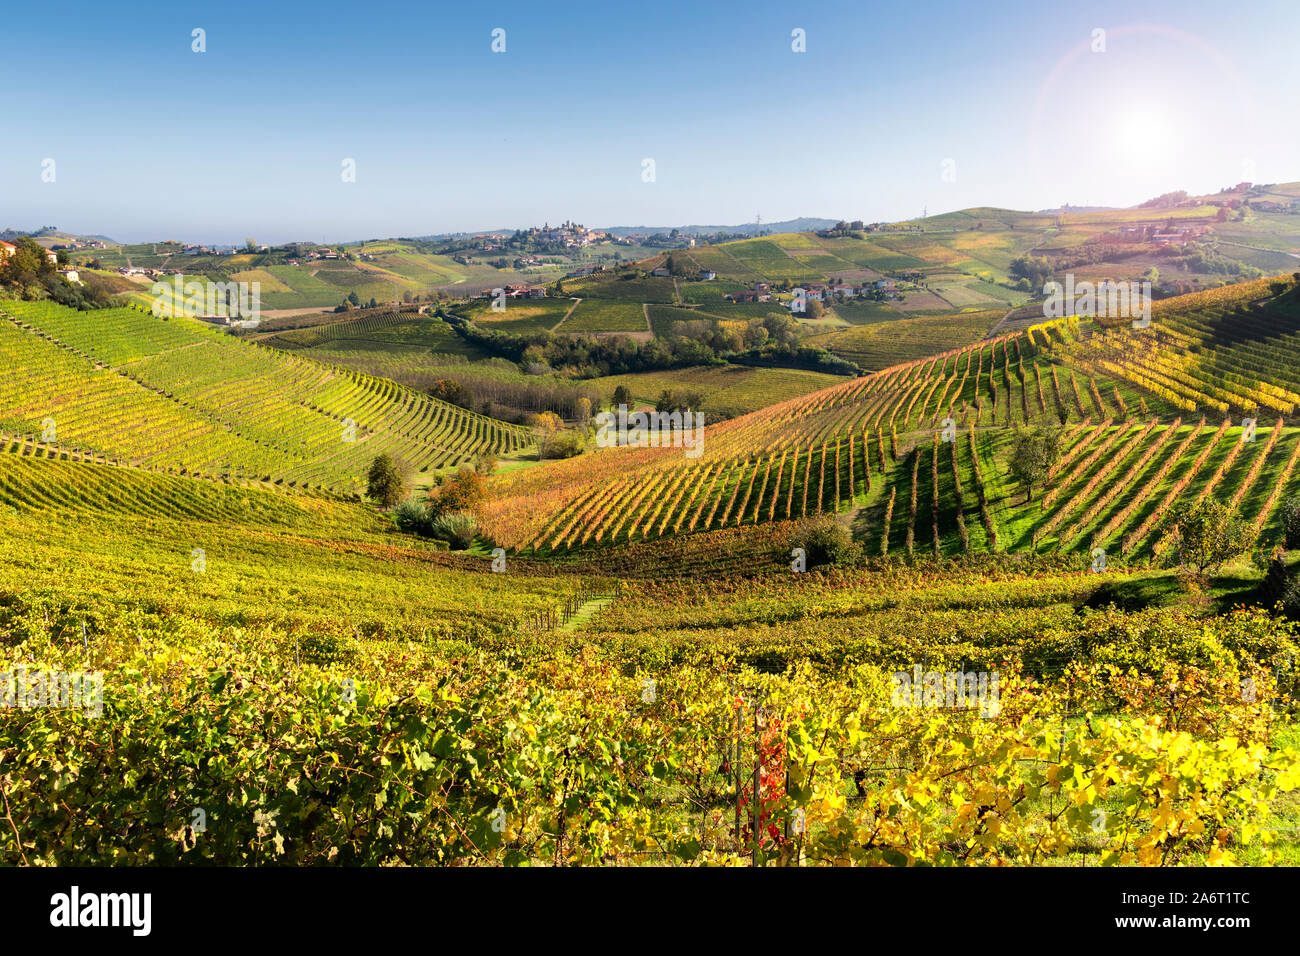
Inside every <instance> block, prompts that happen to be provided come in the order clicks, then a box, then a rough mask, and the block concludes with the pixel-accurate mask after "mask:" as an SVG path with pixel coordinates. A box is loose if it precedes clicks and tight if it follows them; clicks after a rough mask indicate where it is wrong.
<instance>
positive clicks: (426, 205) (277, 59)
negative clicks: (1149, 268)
mask: <svg viewBox="0 0 1300 956" xmlns="http://www.w3.org/2000/svg"><path fill="white" fill-rule="evenodd" d="M196 27H199V28H203V29H204V30H206V41H207V52H205V53H202V54H198V53H194V52H192V51H191V43H192V41H191V31H192V30H193V29H194V28H196ZM496 27H500V28H503V29H504V30H505V31H506V52H505V53H499V54H498V53H493V52H492V51H491V48H490V47H491V42H492V38H491V31H492V30H493V29H494V28H496ZM795 28H800V29H802V30H804V31H805V33H806V38H807V39H806V44H807V52H805V53H794V52H793V51H792V49H791V42H792V41H791V31H792V30H793V29H795ZM1098 28H1100V29H1104V30H1105V31H1106V37H1105V51H1104V52H1095V53H1094V52H1093V51H1092V49H1091V47H1092V45H1093V39H1092V36H1093V31H1094V30H1095V29H1098ZM1298 35H1300V4H1296V3H1295V2H1294V0H1276V2H1273V0H1258V2H1256V0H1243V2H1237V3H1234V4H1232V5H1230V6H1228V5H1224V4H1222V3H1212V2H1200V0H1178V2H1141V0H1126V2H1114V3H1112V2H1099V3H1081V4H1076V3H1071V4H1056V3H1044V2H1042V0H1038V2H1018V0H1016V2H1005V3H997V2H994V3H980V4H974V3H969V2H966V0H962V2H951V3H950V2H902V3H864V2H855V3H815V2H812V3H806V2H800V3H793V2H780V3H775V2H752V0H751V2H743V3H698V4H697V3H673V2H655V3H649V4H624V3H610V2H606V3H599V4H597V3H572V4H560V3H543V2H535V0H534V2H526V3H495V4H493V3H485V4H477V3H456V4H445V3H429V2H423V3H418V4H409V5H408V4H395V3H387V2H382V0H373V2H367V3H333V2H329V0H322V2H316V3H312V4H292V5H288V4H285V5H279V4H276V5H272V4H266V3H258V4H252V3H239V2H229V3H221V4H208V3H184V4H177V3H168V4H149V3H140V4H132V5H130V6H126V7H123V6H119V5H115V4H106V3H95V4H89V3H80V2H70V3H63V4H60V5H58V6H57V7H53V8H51V7H48V6H40V5H37V4H31V3H25V4H18V5H10V6H9V7H7V8H6V11H5V14H4V27H3V32H0V62H3V63H5V66H6V71H5V72H6V77H7V78H8V80H9V81H10V87H9V92H8V93H7V95H6V96H5V97H4V100H3V103H0V131H3V132H2V133H0V135H3V138H4V149H3V150H0V227H4V226H12V227H16V228H35V227H38V226H41V225H55V226H58V227H59V228H61V229H66V230H70V231H77V232H90V233H105V234H108V235H111V236H113V237H115V238H118V239H122V240H126V241H143V240H148V239H160V238H180V239H195V240H205V241H222V242H224V241H241V242H242V240H243V239H244V238H245V237H248V236H252V237H255V238H257V239H258V240H260V241H265V242H279V241H284V240H289V239H297V238H302V239H317V240H327V241H333V240H345V239H356V238H372V237H381V236H396V235H423V234H429V233H437V232H447V231H454V230H476V229H487V228H498V227H507V226H523V225H528V224H532V223H540V222H542V221H543V220H549V221H552V222H555V221H560V220H563V219H566V218H570V219H575V220H577V221H579V222H583V223H586V224H587V225H592V226H602V225H606V226H608V225H638V224H651V225H675V224H685V223H724V224H725V223H736V222H746V221H752V220H753V218H754V216H755V214H756V213H761V214H762V217H763V219H764V220H765V221H775V220H780V219H786V218H791V217H795V216H802V215H808V216H829V217H845V218H862V219H867V220H878V219H880V220H887V219H900V218H908V217H912V216H916V215H919V214H920V213H921V211H922V209H923V208H926V209H928V210H929V212H930V213H931V214H934V213H936V212H942V211H947V210H952V209H959V208H963V207H967V206H972V205H995V206H1006V207H1013V208H1022V209H1035V208H1045V207H1049V206H1055V205H1057V204H1059V203H1063V202H1071V203H1074V204H1083V203H1085V202H1086V203H1092V204H1097V205H1102V204H1105V205H1128V204H1132V203H1135V202H1139V201H1141V200H1143V199H1145V198H1149V197H1150V196H1152V195H1155V194H1157V193H1160V192H1163V191H1166V190H1169V189H1176V188H1185V189H1189V190H1191V191H1194V192H1204V191H1211V190H1217V189H1219V188H1221V187H1222V186H1225V185H1229V184H1232V183H1235V182H1238V181H1240V180H1241V179H1246V178H1248V179H1252V180H1254V181H1256V182H1280V181H1293V180H1297V179H1300V137H1297V136H1296V135H1295V134H1294V116H1295V113H1296V106H1295V100H1294V96H1295V91H1296V90H1297V89H1300V57H1297V56H1296V54H1295V50H1294V42H1295V38H1296V37H1297V36H1298ZM346 158H351V159H354V160H355V162H356V170H357V175H356V181H355V182H351V183H345V182H342V181H341V176H340V172H341V164H342V162H343V160H344V159H346ZM646 158H650V159H653V160H654V161H655V181H654V182H653V183H647V182H643V181H642V160H643V159H646ZM45 159H53V160H54V161H55V167H54V173H55V179H54V182H42V179H41V173H42V161H43V160H45ZM945 160H951V161H952V162H951V163H950V164H948V165H947V166H945ZM945 169H947V170H948V171H949V172H950V175H949V176H948V177H946V178H945V176H944V175H943V174H944V171H945ZM1248 174H1249V175H1248Z"/></svg>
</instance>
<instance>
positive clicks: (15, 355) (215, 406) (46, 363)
mask: <svg viewBox="0 0 1300 956" xmlns="http://www.w3.org/2000/svg"><path fill="white" fill-rule="evenodd" d="M0 354H3V356H4V359H5V365H6V367H7V368H11V369H13V370H15V371H14V373H13V374H11V375H9V376H8V377H6V379H5V380H4V381H3V382H0V428H3V429H4V430H6V431H8V432H9V433H10V434H18V435H28V436H30V437H32V438H40V439H43V440H44V441H45V442H48V443H57V444H59V445H60V446H63V447H68V448H72V449H77V450H80V451H84V452H89V453H92V454H97V455H111V456H113V457H114V458H120V459H126V460H129V461H130V462H131V463H133V464H137V465H144V466H148V467H153V468H166V469H175V470H178V471H182V472H196V473H200V474H206V475H226V476H242V477H250V478H258V479H261V480H264V481H282V482H285V483H288V484H291V485H307V486H311V487H318V488H329V489H332V490H335V491H341V492H350V493H355V492H357V491H359V490H360V486H361V480H362V479H361V476H362V474H363V472H364V469H365V468H366V466H367V465H368V464H369V462H370V461H371V459H373V458H374V456H375V455H377V454H380V453H384V452H386V453H389V454H391V455H393V456H394V457H395V458H397V459H398V460H400V461H402V462H404V463H405V465H406V466H407V467H408V468H409V469H410V470H411V471H412V472H417V473H418V472H428V471H433V470H436V469H439V468H444V467H449V466H454V465H456V464H458V463H459V462H461V461H466V460H468V459H471V458H473V457H475V456H476V455H478V454H481V453H483V452H494V453H509V452H512V451H515V450H518V449H519V448H521V447H523V446H525V445H526V444H528V443H529V441H530V436H529V434H528V433H527V432H526V431H525V430H523V429H520V428H517V427H515V426H512V425H507V424H505V423H503V422H499V421H496V420H494V419H490V418H487V417H485V416H482V415H476V414H474V413H471V412H467V411H465V410H464V409H461V408H457V407H456V406H453V405H449V404H447V403H444V402H439V401H437V400H434V399H431V398H429V397H427V396H425V395H422V394H420V393H418V392H415V391H412V390H410V389H407V388H404V387H402V386H398V385H395V384H394V383H392V382H389V381H385V380H383V379H376V378H372V377H370V376H368V375H363V374H360V373H355V372H349V371H344V370H340V369H337V368H332V367H330V366H326V365H323V364H320V363H316V362H312V361H308V360H306V359H301V358H297V357H295V356H292V355H288V354H286V353H284V352H280V351H276V350H272V349H266V348H261V347H259V346H255V345H251V344H249V343H248V342H244V341H241V340H239V339H236V338H233V337H230V336H226V335H224V334H222V333H220V332H219V331H217V330H215V329H212V328H210V327H207V326H204V325H203V324H202V323H199V322H195V321H192V320H188V319H184V318H175V319H171V320H170V321H164V320H160V319H156V318H154V317H153V316H151V315H149V314H147V313H144V312H140V311H137V310H134V309H110V310H103V311H99V312H91V313H77V312H75V311H73V310H68V309H64V308H62V307H60V306H55V305H52V304H48V303H22V302H5V303H4V304H3V305H2V306H0Z"/></svg>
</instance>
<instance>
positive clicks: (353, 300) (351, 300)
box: [348, 290, 361, 308]
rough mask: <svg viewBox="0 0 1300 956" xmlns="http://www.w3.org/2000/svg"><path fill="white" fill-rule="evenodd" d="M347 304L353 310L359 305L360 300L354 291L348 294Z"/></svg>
mask: <svg viewBox="0 0 1300 956" xmlns="http://www.w3.org/2000/svg"><path fill="white" fill-rule="evenodd" d="M348 304H349V305H351V306H353V307H354V308H355V307H356V306H359V305H361V299H360V297H358V296H357V293H356V290H353V291H352V292H349V293H348Z"/></svg>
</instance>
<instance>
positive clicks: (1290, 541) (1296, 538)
mask: <svg viewBox="0 0 1300 956" xmlns="http://www.w3.org/2000/svg"><path fill="white" fill-rule="evenodd" d="M1282 535H1283V540H1284V543H1285V547H1287V548H1300V495H1293V496H1292V497H1290V498H1288V499H1286V501H1284V502H1282Z"/></svg>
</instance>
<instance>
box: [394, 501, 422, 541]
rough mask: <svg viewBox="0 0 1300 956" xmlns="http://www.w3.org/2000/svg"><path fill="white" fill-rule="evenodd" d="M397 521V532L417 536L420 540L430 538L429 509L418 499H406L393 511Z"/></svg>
mask: <svg viewBox="0 0 1300 956" xmlns="http://www.w3.org/2000/svg"><path fill="white" fill-rule="evenodd" d="M393 518H394V519H395V520H396V521H397V530H398V531H404V532H405V533H407V534H418V535H419V536H420V537H422V538H428V537H430V536H431V533H430V523H431V519H430V516H429V508H428V506H427V505H425V504H424V502H422V501H420V500H419V499H418V498H407V499H406V500H405V501H403V502H402V503H401V504H400V505H398V506H397V508H396V509H395V510H394V511H393Z"/></svg>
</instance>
